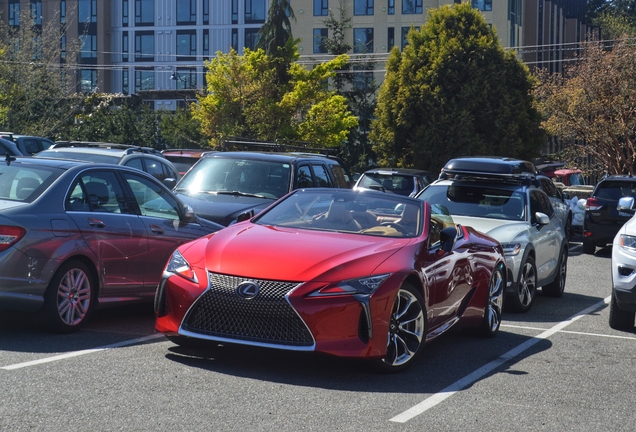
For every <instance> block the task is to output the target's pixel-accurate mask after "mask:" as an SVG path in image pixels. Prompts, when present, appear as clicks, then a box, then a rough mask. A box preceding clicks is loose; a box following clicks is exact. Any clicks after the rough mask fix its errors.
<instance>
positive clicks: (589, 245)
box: [583, 240, 596, 255]
mask: <svg viewBox="0 0 636 432" xmlns="http://www.w3.org/2000/svg"><path fill="white" fill-rule="evenodd" d="M583 253H584V254H588V255H594V254H595V253H596V243H594V242H593V241H585V240H583Z"/></svg>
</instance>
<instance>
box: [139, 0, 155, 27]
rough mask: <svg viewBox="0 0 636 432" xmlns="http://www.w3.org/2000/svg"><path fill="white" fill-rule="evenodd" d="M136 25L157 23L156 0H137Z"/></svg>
mask: <svg viewBox="0 0 636 432" xmlns="http://www.w3.org/2000/svg"><path fill="white" fill-rule="evenodd" d="M135 25H138V26H151V25H155V0H135Z"/></svg>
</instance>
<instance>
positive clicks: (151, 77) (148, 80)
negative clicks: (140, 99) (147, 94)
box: [135, 69, 155, 93]
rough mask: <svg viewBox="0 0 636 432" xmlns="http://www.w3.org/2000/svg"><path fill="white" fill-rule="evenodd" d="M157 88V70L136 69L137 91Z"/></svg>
mask: <svg viewBox="0 0 636 432" xmlns="http://www.w3.org/2000/svg"><path fill="white" fill-rule="evenodd" d="M154 89H155V71H154V70H153V69H135V93H136V92H140V91H145V90H154Z"/></svg>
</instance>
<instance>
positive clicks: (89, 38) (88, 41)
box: [79, 34, 97, 60]
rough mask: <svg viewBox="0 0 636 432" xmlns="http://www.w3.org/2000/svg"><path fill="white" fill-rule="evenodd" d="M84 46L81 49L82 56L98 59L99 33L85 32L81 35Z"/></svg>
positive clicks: (83, 57) (82, 57) (80, 38)
mask: <svg viewBox="0 0 636 432" xmlns="http://www.w3.org/2000/svg"><path fill="white" fill-rule="evenodd" d="M79 40H80V43H81V44H82V48H81V51H80V58H81V59H82V60H84V59H93V58H94V59H96V58H97V35H93V34H84V35H80V36H79Z"/></svg>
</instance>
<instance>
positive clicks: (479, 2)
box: [472, 0, 492, 11]
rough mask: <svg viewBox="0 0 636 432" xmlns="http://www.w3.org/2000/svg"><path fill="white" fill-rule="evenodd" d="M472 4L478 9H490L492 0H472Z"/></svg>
mask: <svg viewBox="0 0 636 432" xmlns="http://www.w3.org/2000/svg"><path fill="white" fill-rule="evenodd" d="M472 6H473V7H474V8H476V9H479V10H480V11H491V10H492V0H472Z"/></svg>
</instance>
